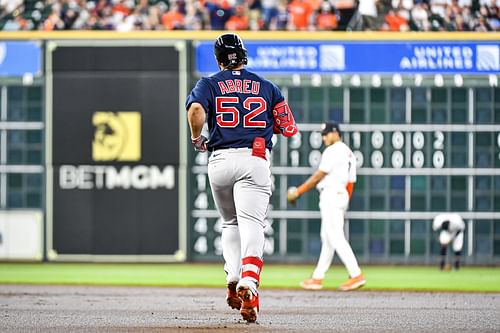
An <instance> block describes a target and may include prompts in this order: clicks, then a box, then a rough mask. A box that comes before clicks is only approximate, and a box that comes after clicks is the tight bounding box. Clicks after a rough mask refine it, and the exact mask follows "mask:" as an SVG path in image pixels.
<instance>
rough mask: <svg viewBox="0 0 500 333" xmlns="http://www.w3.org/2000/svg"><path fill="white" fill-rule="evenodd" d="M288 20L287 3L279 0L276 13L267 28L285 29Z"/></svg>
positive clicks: (284, 0)
mask: <svg viewBox="0 0 500 333" xmlns="http://www.w3.org/2000/svg"><path fill="white" fill-rule="evenodd" d="M288 21H289V13H288V5H287V2H286V0H279V2H278V14H277V15H276V17H274V18H273V19H271V21H270V24H269V30H287V28H288Z"/></svg>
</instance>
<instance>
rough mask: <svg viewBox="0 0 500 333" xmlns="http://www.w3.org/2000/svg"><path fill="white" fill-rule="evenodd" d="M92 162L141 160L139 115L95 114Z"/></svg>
mask: <svg viewBox="0 0 500 333" xmlns="http://www.w3.org/2000/svg"><path fill="white" fill-rule="evenodd" d="M92 124H93V125H94V140H93V141H92V159H93V160H94V161H138V160H140V159H141V114H140V113H139V112H95V113H94V115H93V117H92Z"/></svg>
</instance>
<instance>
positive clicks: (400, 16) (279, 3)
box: [0, 0, 500, 31]
mask: <svg viewBox="0 0 500 333" xmlns="http://www.w3.org/2000/svg"><path fill="white" fill-rule="evenodd" d="M499 7H500V0H46V1H42V0H0V29H2V30H4V31H18V30H42V31H52V30H117V31H132V30H233V31H234V30H288V31H296V30H306V31H329V30H351V31H362V30H373V31H500V11H499Z"/></svg>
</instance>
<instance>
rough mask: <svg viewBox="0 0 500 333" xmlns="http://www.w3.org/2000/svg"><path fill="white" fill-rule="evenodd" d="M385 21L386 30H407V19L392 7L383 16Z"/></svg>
mask: <svg viewBox="0 0 500 333" xmlns="http://www.w3.org/2000/svg"><path fill="white" fill-rule="evenodd" d="M385 23H386V24H387V30H388V31H407V30H408V20H407V19H405V18H404V17H403V16H401V15H400V14H399V11H398V12H396V11H395V10H394V9H391V10H389V13H387V15H386V16H385Z"/></svg>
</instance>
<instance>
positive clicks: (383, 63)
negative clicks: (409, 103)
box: [196, 41, 500, 74]
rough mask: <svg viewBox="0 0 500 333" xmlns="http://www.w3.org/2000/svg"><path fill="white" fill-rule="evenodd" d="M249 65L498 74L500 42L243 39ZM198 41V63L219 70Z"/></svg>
mask: <svg viewBox="0 0 500 333" xmlns="http://www.w3.org/2000/svg"><path fill="white" fill-rule="evenodd" d="M245 46H246V48H247V50H248V68H249V69H251V70H253V71H256V72H262V73H276V74H279V73H283V74H290V73H312V72H321V73H358V74H359V73H367V74H369V73H385V74H391V73H422V74H424V73H444V74H499V73H500V42H445V43H443V42H406V41H405V42H335V43H334V42H309V43H299V42H283V43H281V42H275V43H269V42H255V41H251V42H247V43H246V44H245ZM212 48H213V45H212V43H209V42H203V43H200V44H199V45H198V47H197V50H196V53H197V54H196V55H197V57H196V68H197V70H198V72H199V73H200V74H208V73H213V72H216V71H217V67H216V64H215V61H207V59H213V55H212V53H213V49H212Z"/></svg>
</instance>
